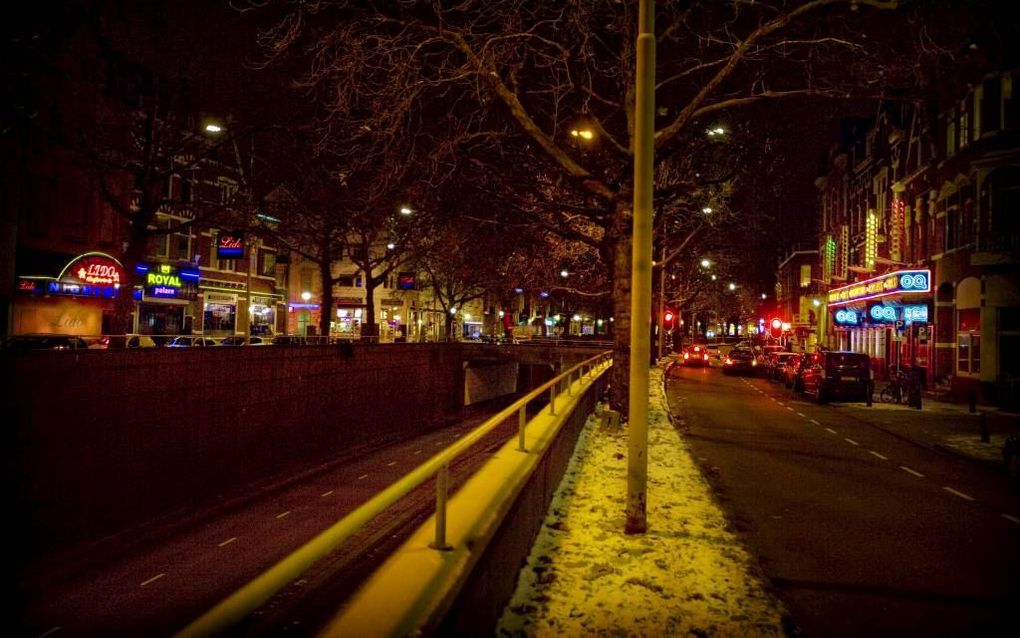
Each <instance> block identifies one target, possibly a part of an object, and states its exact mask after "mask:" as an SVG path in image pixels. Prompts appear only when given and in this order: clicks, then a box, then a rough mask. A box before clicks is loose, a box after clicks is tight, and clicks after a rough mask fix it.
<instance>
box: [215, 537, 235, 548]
mask: <svg viewBox="0 0 1020 638" xmlns="http://www.w3.org/2000/svg"><path fill="white" fill-rule="evenodd" d="M236 540H237V537H236V536H233V537H231V538H228V539H227V540H225V541H223V542H222V543H220V544H219V547H226V546H227V545H229V544H231V543H233V542H234V541H236Z"/></svg>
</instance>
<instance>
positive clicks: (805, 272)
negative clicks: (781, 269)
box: [800, 264, 811, 288]
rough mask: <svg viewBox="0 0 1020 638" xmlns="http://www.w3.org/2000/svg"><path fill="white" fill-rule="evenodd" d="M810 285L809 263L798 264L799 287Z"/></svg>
mask: <svg viewBox="0 0 1020 638" xmlns="http://www.w3.org/2000/svg"><path fill="white" fill-rule="evenodd" d="M810 285H811V264H801V266H800V287H801V288H807V287H809V286H810Z"/></svg>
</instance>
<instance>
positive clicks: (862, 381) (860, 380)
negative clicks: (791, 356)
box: [801, 351, 871, 403]
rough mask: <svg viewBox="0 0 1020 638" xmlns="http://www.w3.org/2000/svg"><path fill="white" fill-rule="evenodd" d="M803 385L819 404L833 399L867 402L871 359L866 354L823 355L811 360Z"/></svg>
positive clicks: (815, 356)
mask: <svg viewBox="0 0 1020 638" xmlns="http://www.w3.org/2000/svg"><path fill="white" fill-rule="evenodd" d="M807 361H808V364H807V365H806V366H804V369H803V373H802V375H801V376H802V381H801V385H802V387H803V390H804V394H806V395H808V396H811V397H814V399H815V400H816V401H818V402H819V403H821V402H823V401H829V400H832V399H842V400H846V401H864V400H866V399H867V397H868V391H869V385H870V382H871V359H869V358H868V355H866V354H864V353H862V352H832V351H826V352H819V353H817V354H814V355H811V356H810V357H808V359H807Z"/></svg>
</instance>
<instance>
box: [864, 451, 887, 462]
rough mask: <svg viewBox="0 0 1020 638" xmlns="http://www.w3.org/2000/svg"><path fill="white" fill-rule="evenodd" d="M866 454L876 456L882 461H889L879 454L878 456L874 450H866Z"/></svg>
mask: <svg viewBox="0 0 1020 638" xmlns="http://www.w3.org/2000/svg"><path fill="white" fill-rule="evenodd" d="M868 453H870V454H871V455H872V456H877V457H878V458H880V459H882V460H883V461H888V460H889V457H887V456H882V455H881V454H879V453H878V452H876V451H875V450H868Z"/></svg>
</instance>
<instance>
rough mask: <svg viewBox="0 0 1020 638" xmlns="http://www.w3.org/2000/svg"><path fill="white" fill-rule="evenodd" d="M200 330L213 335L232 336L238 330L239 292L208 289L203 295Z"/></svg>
mask: <svg viewBox="0 0 1020 638" xmlns="http://www.w3.org/2000/svg"><path fill="white" fill-rule="evenodd" d="M199 328H200V332H201V333H202V334H206V335H209V336H212V337H216V336H224V337H225V336H230V335H233V334H235V333H236V331H237V294H236V293H226V292H212V291H209V290H206V291H205V292H204V293H203V295H202V325H201V326H199Z"/></svg>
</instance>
